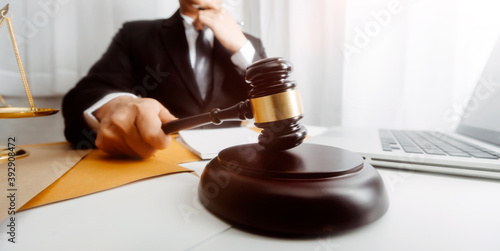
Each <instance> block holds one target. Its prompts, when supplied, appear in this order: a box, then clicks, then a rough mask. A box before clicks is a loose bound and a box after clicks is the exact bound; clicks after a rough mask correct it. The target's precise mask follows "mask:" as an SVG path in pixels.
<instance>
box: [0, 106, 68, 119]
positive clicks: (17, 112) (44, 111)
mask: <svg viewBox="0 0 500 251" xmlns="http://www.w3.org/2000/svg"><path fill="white" fill-rule="evenodd" d="M58 111H59V110H58V109H52V108H35V109H34V110H31V108H29V107H2V108H0V118H1V119H13V118H31V117H43V116H48V115H52V114H55V113H57V112H58Z"/></svg>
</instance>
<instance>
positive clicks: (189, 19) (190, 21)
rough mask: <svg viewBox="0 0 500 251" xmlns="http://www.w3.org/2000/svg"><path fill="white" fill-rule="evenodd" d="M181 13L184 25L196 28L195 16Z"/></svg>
mask: <svg viewBox="0 0 500 251" xmlns="http://www.w3.org/2000/svg"><path fill="white" fill-rule="evenodd" d="M180 14H181V17H182V19H183V20H184V27H185V28H186V29H194V26H193V22H194V18H192V17H190V16H186V15H184V14H182V13H180Z"/></svg>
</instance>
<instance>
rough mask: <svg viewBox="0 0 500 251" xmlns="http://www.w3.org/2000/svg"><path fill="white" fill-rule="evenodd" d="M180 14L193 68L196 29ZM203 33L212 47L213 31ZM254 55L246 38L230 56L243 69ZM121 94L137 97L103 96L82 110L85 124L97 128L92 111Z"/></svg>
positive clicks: (116, 94)
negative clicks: (241, 45)
mask: <svg viewBox="0 0 500 251" xmlns="http://www.w3.org/2000/svg"><path fill="white" fill-rule="evenodd" d="M181 16H182V19H184V22H183V23H184V30H185V32H186V39H187V42H188V47H189V59H190V62H191V68H194V64H195V61H196V38H198V31H196V28H195V27H194V26H193V24H192V23H193V21H194V19H193V18H191V17H189V16H186V15H183V14H182V13H181ZM204 34H205V37H206V38H207V40H208V41H209V43H210V45H211V46H212V47H213V46H214V33H213V32H212V30H211V29H210V28H207V29H206V30H205V32H204ZM254 55H255V48H254V47H253V45H252V43H250V41H248V40H247V42H246V43H245V44H244V45H243V47H241V48H240V50H239V51H237V52H236V53H234V54H233V55H232V56H231V61H232V62H233V64H234V65H236V66H237V67H238V68H240V69H242V70H245V69H246V68H247V67H248V66H249V65H250V64H251V63H252V61H253V58H254ZM123 95H128V96H133V97H136V98H138V97H137V96H136V95H134V94H131V93H127V92H116V93H111V94H108V95H106V96H104V97H103V98H102V99H101V100H99V101H98V102H96V103H95V104H94V105H92V106H91V107H89V108H87V109H86V110H85V111H84V112H83V117H84V119H85V122H87V125H89V126H90V127H91V128H92V129H97V128H99V121H98V120H97V118H96V117H95V116H94V115H93V113H94V111H96V110H97V109H99V108H100V107H101V106H103V105H105V104H106V103H108V102H109V101H111V100H113V99H114V98H117V97H120V96H123Z"/></svg>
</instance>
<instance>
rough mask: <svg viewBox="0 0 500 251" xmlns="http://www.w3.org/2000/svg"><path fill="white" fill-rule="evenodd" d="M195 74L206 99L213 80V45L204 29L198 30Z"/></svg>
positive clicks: (202, 94) (203, 97) (202, 95)
mask: <svg viewBox="0 0 500 251" xmlns="http://www.w3.org/2000/svg"><path fill="white" fill-rule="evenodd" d="M194 74H195V77H196V82H198V88H199V89H200V93H201V97H202V99H203V100H204V99H205V97H206V96H207V92H208V88H209V87H210V82H212V47H211V46H210V43H209V42H208V40H207V38H205V34H204V30H200V31H199V32H198V38H197V39H196V62H195V64H194Z"/></svg>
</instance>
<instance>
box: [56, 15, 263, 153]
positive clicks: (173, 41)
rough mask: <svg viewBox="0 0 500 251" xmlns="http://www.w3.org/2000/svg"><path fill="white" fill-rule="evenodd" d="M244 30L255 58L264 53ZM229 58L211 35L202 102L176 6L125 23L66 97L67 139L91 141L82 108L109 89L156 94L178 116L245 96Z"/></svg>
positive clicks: (240, 74)
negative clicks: (209, 74) (210, 64)
mask: <svg viewBox="0 0 500 251" xmlns="http://www.w3.org/2000/svg"><path fill="white" fill-rule="evenodd" d="M245 35H246V36H247V38H248V40H250V42H251V43H252V45H253V46H254V48H255V50H256V55H255V58H254V60H258V59H261V58H265V57H266V55H265V51H264V48H263V46H262V43H261V41H260V40H259V39H257V38H255V37H253V36H250V35H247V34H245ZM230 57H231V53H230V52H229V51H228V50H226V49H225V48H224V47H223V46H222V45H221V44H220V42H219V41H217V39H215V41H214V78H213V84H212V88H211V90H210V91H209V93H208V95H207V98H206V100H205V101H203V100H202V98H201V95H200V92H199V90H198V86H197V84H196V79H195V76H194V73H193V69H192V68H191V65H190V59H189V52H188V45H187V40H186V35H185V31H184V25H183V19H182V17H181V16H180V13H179V11H177V12H176V13H175V14H174V15H173V16H172V17H170V18H168V19H162V20H153V21H135V22H129V23H125V24H124V25H123V27H122V28H121V30H120V31H119V32H118V34H117V35H116V36H115V37H114V39H113V41H112V43H111V45H110V46H109V48H108V50H107V51H106V52H105V53H104V55H103V56H102V58H101V59H100V60H99V61H98V62H97V63H96V64H95V65H94V66H93V67H92V68H91V69H90V71H89V73H88V75H87V76H86V77H84V78H83V79H82V80H80V82H79V83H78V84H77V85H76V86H75V87H74V88H73V89H72V90H70V91H69V92H68V93H67V94H66V96H65V97H64V99H63V104H62V112H63V116H64V119H65V136H66V139H67V140H68V141H69V142H71V143H73V144H74V145H76V146H78V147H89V143H90V144H91V145H92V146H94V141H95V132H92V131H91V130H90V128H88V127H87V125H86V123H85V121H84V119H83V111H84V110H85V109H87V108H88V107H90V106H91V105H92V104H94V103H95V102H97V101H99V100H100V99H101V98H103V97H104V96H105V95H107V94H109V93H113V92H130V93H134V94H136V95H140V96H142V97H150V98H154V99H156V100H158V101H160V102H161V103H162V104H163V105H164V106H165V107H166V108H167V109H169V111H170V112H171V113H172V114H173V115H174V116H176V117H178V118H183V117H187V116H192V115H196V114H200V113H203V112H207V111H209V110H211V109H212V108H215V107H218V108H225V107H229V106H231V105H233V104H236V103H238V102H239V101H242V100H245V99H246V98H247V92H248V91H249V89H250V87H249V86H248V84H246V83H245V82H244V71H242V70H240V69H238V68H237V67H236V66H234V65H233V63H232V62H231V58H230ZM82 144H83V145H82Z"/></svg>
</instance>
